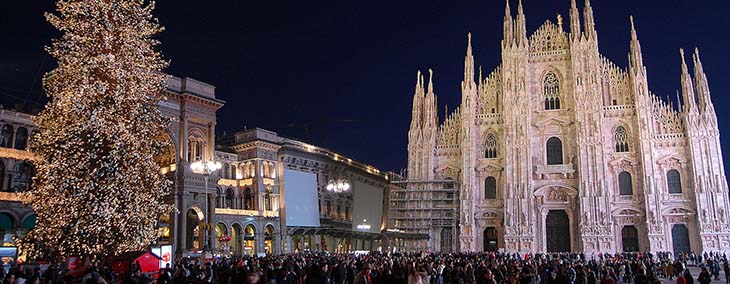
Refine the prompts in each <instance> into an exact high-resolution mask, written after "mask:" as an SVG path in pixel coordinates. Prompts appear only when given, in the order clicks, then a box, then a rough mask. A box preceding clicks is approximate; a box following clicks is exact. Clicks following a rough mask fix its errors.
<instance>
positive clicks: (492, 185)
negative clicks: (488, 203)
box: [484, 177, 497, 199]
mask: <svg viewBox="0 0 730 284" xmlns="http://www.w3.org/2000/svg"><path fill="white" fill-rule="evenodd" d="M484 199H497V180H496V179H495V178H494V177H488V178H487V179H486V180H484Z"/></svg>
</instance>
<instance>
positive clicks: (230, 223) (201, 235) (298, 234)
mask: <svg viewBox="0 0 730 284" xmlns="http://www.w3.org/2000/svg"><path fill="white" fill-rule="evenodd" d="M165 98H166V99H165V100H163V101H161V102H160V103H159V108H160V111H161V113H162V115H164V116H167V117H169V118H171V120H172V122H171V124H170V127H169V132H168V137H166V139H169V140H170V141H172V143H171V145H170V148H169V149H168V151H167V154H166V155H161V156H159V157H157V162H158V163H159V165H160V167H161V171H162V173H164V174H165V175H167V177H168V178H169V179H170V180H171V181H172V182H173V185H174V186H173V188H172V192H171V194H170V195H168V196H166V197H165V202H168V203H169V204H174V205H175V208H176V209H177V210H176V212H172V213H171V214H169V215H165V216H161V218H160V220H159V222H158V226H159V227H160V229H161V232H162V236H161V237H160V238H159V239H158V241H157V243H155V244H153V246H159V245H172V246H173V249H174V251H175V253H176V255H178V256H198V255H201V253H202V252H203V250H204V248H205V247H206V242H207V247H208V248H209V251H208V252H213V253H215V254H222V255H242V254H247V255H260V254H280V253H285V252H301V251H328V252H349V251H356V250H364V251H370V250H378V249H387V246H389V245H391V243H392V245H393V246H395V245H396V244H395V240H396V237H397V236H398V234H384V235H381V231H384V230H386V220H387V217H385V218H384V217H383V216H387V210H385V208H387V198H383V197H387V194H388V191H389V190H390V189H391V188H394V186H393V185H392V184H391V183H390V181H389V173H382V172H380V170H378V169H377V168H375V167H373V166H371V165H368V164H364V163H361V162H359V161H356V160H354V159H352V158H349V157H347V156H344V155H342V154H339V153H336V152H334V151H331V150H328V149H325V148H322V147H318V146H314V145H310V144H307V143H305V142H302V141H297V140H294V139H290V138H285V137H282V136H279V135H278V134H277V133H275V132H272V131H268V130H264V129H258V128H255V129H248V130H243V131H240V132H237V133H235V134H234V135H232V136H228V137H219V138H220V141H217V140H216V134H215V133H216V132H215V127H216V121H217V111H218V110H219V109H220V108H221V107H223V105H224V104H225V102H224V101H222V100H220V99H218V98H216V92H215V86H212V85H210V84H207V83H204V82H201V81H198V80H195V79H192V78H178V77H174V76H170V77H169V78H168V80H167V89H166V90H165ZM33 119H34V115H32V114H27V113H23V112H19V111H14V110H6V109H3V108H2V107H1V106H0V237H2V242H1V243H0V246H14V238H15V237H20V238H22V237H23V236H24V235H25V234H26V233H27V232H28V231H29V230H30V229H32V228H33V227H34V226H35V219H36V215H35V212H33V210H32V208H30V207H27V206H24V205H23V204H22V203H21V200H20V193H22V192H24V191H27V190H28V189H29V188H30V187H31V186H32V184H31V180H32V177H33V176H34V172H35V170H34V166H33V164H34V161H36V159H37V157H36V156H34V155H33V154H32V153H31V152H30V151H29V149H28V145H29V142H30V141H29V140H30V138H31V137H32V135H31V134H32V133H33V132H35V130H36V126H35V124H34V122H33ZM211 160H213V161H218V162H220V163H221V169H219V170H217V171H214V172H211V173H210V175H209V176H208V178H207V179H206V178H205V176H204V175H203V174H201V173H199V172H194V171H193V170H192V169H191V167H190V165H191V163H193V162H195V161H211ZM287 172H289V173H293V172H295V173H305V174H308V175H311V176H313V177H315V179H314V181H313V182H312V184H311V188H310V189H311V193H312V196H313V198H312V199H313V202H312V203H311V204H304V203H302V202H301V201H300V200H296V199H295V198H291V199H290V200H289V204H290V206H289V208H292V207H296V206H297V205H300V206H304V205H306V206H305V207H308V208H309V209H311V210H310V211H311V212H312V214H313V218H314V219H316V220H318V221H319V223H318V224H319V225H317V226H297V225H293V224H287V223H286V220H285V219H284V218H285V216H286V212H287V206H286V200H285V198H286V194H285V192H286V190H287V189H289V190H290V193H293V191H295V190H296V186H295V185H296V181H287V174H286V173H287ZM206 181H207V185H206ZM331 181H338V182H339V181H344V182H346V183H347V185H348V186H347V187H348V188H347V190H344V191H342V192H337V191H332V190H328V184H329V183H330V182H331ZM374 192H375V193H379V194H380V195H377V194H376V195H377V198H374V199H370V198H368V197H370V195H372V193H374ZM373 200H374V201H373ZM370 209H372V210H370ZM290 211H291V209H290ZM370 211H372V212H370ZM373 213H374V214H373ZM292 214H296V213H292ZM363 216H364V217H363ZM365 217H367V219H368V220H369V221H367V224H365V225H367V227H368V228H369V229H360V228H362V227H360V225H363V224H364V220H363V219H365ZM206 223H207V225H206ZM206 231H208V232H209V233H208V235H206ZM383 237H384V238H383ZM383 240H387V241H386V242H383Z"/></svg>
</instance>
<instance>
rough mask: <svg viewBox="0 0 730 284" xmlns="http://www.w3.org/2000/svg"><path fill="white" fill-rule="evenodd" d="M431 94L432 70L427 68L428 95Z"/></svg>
mask: <svg viewBox="0 0 730 284" xmlns="http://www.w3.org/2000/svg"><path fill="white" fill-rule="evenodd" d="M427 94H433V70H432V69H431V68H428V93H427Z"/></svg>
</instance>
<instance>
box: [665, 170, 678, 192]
mask: <svg viewBox="0 0 730 284" xmlns="http://www.w3.org/2000/svg"><path fill="white" fill-rule="evenodd" d="M667 189H669V193H671V194H676V193H682V178H680V177H679V172H678V171H677V170H670V171H669V172H667Z"/></svg>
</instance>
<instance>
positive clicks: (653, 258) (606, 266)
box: [0, 253, 730, 284]
mask: <svg viewBox="0 0 730 284" xmlns="http://www.w3.org/2000/svg"><path fill="white" fill-rule="evenodd" d="M691 266H695V267H698V268H699V270H701V272H700V273H699V274H698V275H697V276H694V275H692V273H691V272H690V269H688V267H691ZM0 270H2V269H0ZM721 274H724V275H723V276H724V277H725V279H724V280H725V282H726V283H727V284H730V266H729V265H728V261H727V257H726V255H724V254H719V253H704V254H701V255H697V254H694V253H690V254H684V255H680V256H678V257H673V256H672V255H671V254H669V253H658V254H651V253H620V254H594V255H585V254H568V253H562V254H516V253H513V254H508V253H450V254H435V253H403V254H399V253H392V254H381V253H370V254H361V255H355V254H323V253H316V254H315V253H295V254H286V255H278V256H273V255H272V256H266V257H253V256H239V257H223V258H216V259H214V260H211V261H203V260H201V259H198V258H180V259H177V260H176V261H175V265H174V266H172V267H169V266H168V267H167V268H163V269H161V271H160V272H159V273H156V274H155V275H149V274H147V273H144V272H142V271H141V270H140V269H139V267H137V266H135V265H134V264H132V267H131V269H130V271H129V273H128V275H125V276H124V277H118V279H117V278H115V275H114V273H111V271H110V269H109V268H108V267H106V266H101V265H98V264H97V265H92V266H90V267H89V269H88V270H87V271H86V272H85V273H84V274H83V277H81V278H73V277H69V276H68V275H67V274H66V272H64V271H63V270H62V269H60V267H57V266H52V267H50V268H49V269H47V270H46V271H42V270H41V269H39V268H34V269H30V268H23V267H22V266H19V267H13V268H12V269H11V270H10V271H9V273H5V272H4V271H2V272H1V273H0V277H2V279H3V283H2V284H28V283H31V284H40V283H48V284H62V283H81V284H112V283H125V284H126V283H130V284H148V283H155V282H156V283H159V284H188V283H195V284H229V283H230V284H235V283H264V284H380V283H382V284H388V283H403V284H472V283H473V284H496V283H520V284H523V283H524V284H538V283H539V284H553V283H556V284H563V283H567V284H586V283H590V284H597V283H600V284H614V283H636V284H643V283H660V281H659V280H660V279H664V280H665V281H671V282H675V281H676V283H678V284H686V283H692V284H693V283H699V284H707V283H710V282H711V281H712V279H715V280H719V279H720V275H721Z"/></svg>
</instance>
